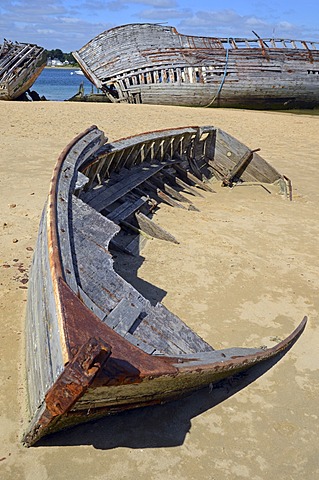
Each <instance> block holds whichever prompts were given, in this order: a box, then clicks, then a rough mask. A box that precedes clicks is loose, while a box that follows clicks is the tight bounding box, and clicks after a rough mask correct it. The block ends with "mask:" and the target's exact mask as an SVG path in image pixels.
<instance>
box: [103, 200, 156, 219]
mask: <svg viewBox="0 0 319 480" xmlns="http://www.w3.org/2000/svg"><path fill="white" fill-rule="evenodd" d="M146 202H147V197H141V198H138V199H136V200H135V201H134V202H132V201H130V200H127V201H125V202H124V203H123V204H122V205H120V206H119V207H118V208H116V209H114V210H113V211H112V212H111V213H109V214H108V215H107V218H108V219H109V220H112V221H113V222H115V223H120V222H121V221H122V220H125V219H126V218H128V217H129V216H130V215H132V214H133V213H134V212H136V210H138V209H139V208H140V207H141V206H142V205H144V204H145V203H146Z"/></svg>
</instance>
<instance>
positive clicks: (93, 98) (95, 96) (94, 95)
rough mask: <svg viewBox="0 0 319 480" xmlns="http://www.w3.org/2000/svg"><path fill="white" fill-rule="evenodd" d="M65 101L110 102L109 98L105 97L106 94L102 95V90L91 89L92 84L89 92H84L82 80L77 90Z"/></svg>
mask: <svg viewBox="0 0 319 480" xmlns="http://www.w3.org/2000/svg"><path fill="white" fill-rule="evenodd" d="M66 101H67V102H93V103H99V102H101V103H110V100H109V99H108V98H107V96H106V95H104V93H103V92H99V91H96V92H94V91H93V85H92V89H91V91H90V92H89V93H85V92H84V82H81V83H80V85H79V90H78V91H77V93H76V94H75V95H72V97H70V98H68V99H67V100H66Z"/></svg>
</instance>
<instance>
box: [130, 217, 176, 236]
mask: <svg viewBox="0 0 319 480" xmlns="http://www.w3.org/2000/svg"><path fill="white" fill-rule="evenodd" d="M135 217H136V220H137V223H138V224H139V226H140V228H141V230H143V231H144V232H146V233H147V234H148V235H150V236H151V237H154V238H159V239H160V240H166V241H167V242H172V243H177V244H178V243H179V241H178V240H176V238H175V237H174V235H172V234H171V233H169V232H167V231H166V230H164V228H162V227H160V226H159V225H157V224H156V223H155V222H154V221H153V220H151V219H150V218H148V217H147V216H146V215H144V214H143V213H141V212H140V213H137V214H136V215H135Z"/></svg>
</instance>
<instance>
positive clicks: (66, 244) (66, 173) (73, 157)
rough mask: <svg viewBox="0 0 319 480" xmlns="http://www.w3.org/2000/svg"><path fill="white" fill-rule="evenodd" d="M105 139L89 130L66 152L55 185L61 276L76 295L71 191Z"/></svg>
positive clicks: (100, 133)
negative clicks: (83, 165) (71, 223)
mask: <svg viewBox="0 0 319 480" xmlns="http://www.w3.org/2000/svg"><path fill="white" fill-rule="evenodd" d="M104 142H105V137H104V134H103V132H101V131H100V130H98V129H97V128H95V129H91V130H90V131H89V132H88V133H87V134H86V135H85V136H84V137H82V138H81V139H80V140H79V141H78V142H76V144H75V145H73V146H72V147H71V149H70V151H69V152H68V154H67V156H66V158H65V160H64V162H63V165H62V167H61V171H60V175H59V180H58V185H57V209H56V210H57V233H58V242H59V249H60V255H61V263H62V270H63V275H64V278H65V280H66V282H67V283H68V285H69V287H70V288H71V289H72V290H73V291H74V292H76V293H77V281H76V278H75V272H74V266H73V257H72V251H71V242H70V221H71V218H70V211H71V191H72V190H74V189H75V188H76V182H77V179H78V175H77V172H78V169H79V167H80V166H81V165H82V163H84V162H85V161H87V159H88V158H90V157H91V156H92V155H93V154H94V153H95V151H96V150H97V149H98V148H99V147H100V146H101V145H103V144H104Z"/></svg>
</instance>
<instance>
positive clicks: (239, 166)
mask: <svg viewBox="0 0 319 480" xmlns="http://www.w3.org/2000/svg"><path fill="white" fill-rule="evenodd" d="M259 150H260V148H256V149H255V150H249V151H248V152H247V153H245V154H244V155H243V156H242V158H240V159H239V161H238V163H236V165H235V166H234V167H233V168H232V169H231V170H230V172H229V173H228V174H227V175H226V176H225V177H224V178H223V182H222V183H223V185H224V186H231V185H232V183H233V180H234V178H235V177H236V176H237V175H238V176H240V175H241V173H242V170H244V169H245V168H246V166H247V164H248V162H249V161H250V160H251V159H252V157H253V153H254V152H259Z"/></svg>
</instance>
